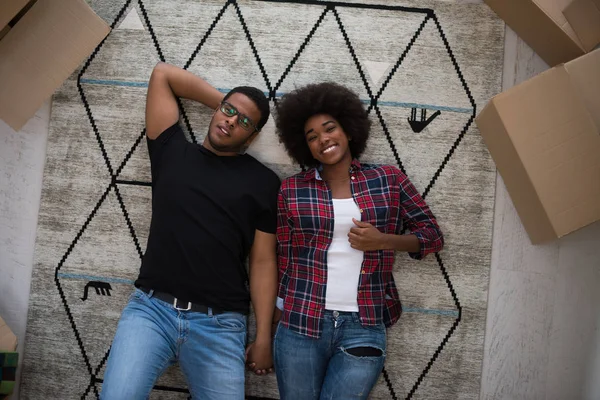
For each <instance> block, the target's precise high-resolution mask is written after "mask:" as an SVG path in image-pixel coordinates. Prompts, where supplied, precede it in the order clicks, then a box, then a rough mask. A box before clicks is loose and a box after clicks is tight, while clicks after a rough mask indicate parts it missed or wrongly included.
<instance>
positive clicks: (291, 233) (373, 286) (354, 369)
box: [274, 83, 443, 400]
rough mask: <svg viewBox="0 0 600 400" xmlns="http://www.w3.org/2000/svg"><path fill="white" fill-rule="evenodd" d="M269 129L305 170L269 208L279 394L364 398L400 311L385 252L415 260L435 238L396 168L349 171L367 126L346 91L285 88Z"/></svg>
mask: <svg viewBox="0 0 600 400" xmlns="http://www.w3.org/2000/svg"><path fill="white" fill-rule="evenodd" d="M276 124H277V129H278V131H279V135H280V141H281V142H282V143H283V144H284V146H285V148H286V150H287V152H288V154H289V155H290V156H291V157H292V158H293V159H294V160H295V161H296V162H297V163H299V164H300V165H304V166H306V167H309V169H308V170H307V171H305V172H301V173H299V174H297V175H294V176H292V177H289V178H287V179H285V180H284V181H283V183H282V185H281V189H280V192H279V199H278V226H277V241H278V264H279V278H280V285H279V294H278V296H279V299H278V308H280V309H281V310H282V313H281V320H280V323H279V326H278V328H277V332H276V335H275V339H274V362H275V370H276V373H277V382H278V385H279V391H280V395H281V398H282V399H283V400H294V399H298V400H310V399H343V400H347V399H366V398H367V397H368V395H369V392H370V391H371V389H372V388H373V386H374V385H375V383H376V382H377V379H378V377H379V374H380V373H381V370H382V368H383V364H384V360H385V351H386V327H389V326H391V325H393V324H394V323H395V322H396V321H397V320H398V318H399V316H400V312H401V309H400V303H399V300H398V292H397V290H396V286H395V283H394V278H393V276H392V268H393V264H394V251H407V252H409V254H410V256H411V257H413V258H416V259H421V258H423V257H424V256H425V255H427V254H428V253H432V252H437V251H440V250H441V249H442V246H443V237H442V233H441V232H440V230H439V227H438V225H437V222H436V220H435V218H434V216H433V215H432V213H431V211H430V210H429V207H428V206H427V204H425V202H424V201H423V199H422V198H421V196H420V195H419V193H418V192H417V191H416V190H415V188H414V186H413V185H412V184H411V183H410V181H409V180H408V178H407V177H406V176H405V175H404V174H403V173H402V172H401V171H400V170H399V169H398V168H396V167H393V166H376V165H366V164H361V163H360V162H359V161H358V157H360V155H361V154H362V153H363V151H364V149H365V146H366V142H367V139H368V137H369V128H370V121H369V119H368V116H367V113H366V112H365V109H364V107H363V105H362V103H361V101H360V100H359V98H358V96H357V95H356V94H354V93H353V92H352V91H350V90H349V89H347V88H345V87H343V86H340V85H337V84H334V83H321V84H314V85H307V86H305V87H302V88H300V89H296V90H294V91H293V92H291V93H289V94H287V95H285V96H283V98H282V99H281V101H280V102H279V104H278V107H277V117H276ZM404 227H407V228H408V229H409V231H410V233H409V234H406V235H404V234H400V232H402V231H403V228H404Z"/></svg>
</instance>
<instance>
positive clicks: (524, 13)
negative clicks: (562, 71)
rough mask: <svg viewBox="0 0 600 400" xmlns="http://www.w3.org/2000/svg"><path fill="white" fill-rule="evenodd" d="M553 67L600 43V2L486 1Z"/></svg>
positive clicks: (552, 0)
mask: <svg viewBox="0 0 600 400" xmlns="http://www.w3.org/2000/svg"><path fill="white" fill-rule="evenodd" d="M484 1H485V3H486V4H487V5H489V6H490V7H491V8H492V10H494V11H495V12H496V14H498V16H499V17H500V18H502V19H503V20H504V21H505V22H506V23H507V24H508V26H510V27H511V28H512V29H513V30H514V31H515V32H516V33H517V34H518V35H519V36H520V37H521V38H523V40H524V41H525V42H526V43H527V44H528V45H529V46H531V48H532V49H533V50H535V52H536V53H537V54H539V56H540V57H542V59H543V60H544V61H546V63H547V64H548V65H550V66H555V65H558V64H560V63H565V62H568V61H571V60H573V59H575V58H577V57H580V56H582V55H583V54H585V53H588V52H590V51H591V50H593V49H594V47H596V46H597V45H598V44H600V0H484Z"/></svg>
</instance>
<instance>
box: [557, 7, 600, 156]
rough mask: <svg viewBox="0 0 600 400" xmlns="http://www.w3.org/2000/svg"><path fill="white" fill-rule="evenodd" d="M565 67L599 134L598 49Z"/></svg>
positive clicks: (599, 90)
mask: <svg viewBox="0 0 600 400" xmlns="http://www.w3.org/2000/svg"><path fill="white" fill-rule="evenodd" d="M599 1H600V0H599ZM565 69H566V70H567V72H568V73H569V76H570V78H571V82H572V84H573V86H574V87H575V89H576V90H577V92H578V93H579V94H580V96H581V98H582V101H583V104H584V105H585V107H586V109H587V110H588V113H589V115H590V117H591V118H592V120H593V121H594V125H595V126H596V130H597V132H598V135H600V49H598V50H595V51H593V52H591V53H589V54H586V55H584V56H582V57H580V58H578V59H576V60H573V61H571V62H568V63H567V64H565ZM598 158H600V153H599V154H598Z"/></svg>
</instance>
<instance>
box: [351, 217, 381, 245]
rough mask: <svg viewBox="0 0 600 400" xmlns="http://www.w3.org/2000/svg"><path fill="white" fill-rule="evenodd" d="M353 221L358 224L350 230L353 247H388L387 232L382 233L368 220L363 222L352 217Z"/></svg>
mask: <svg viewBox="0 0 600 400" xmlns="http://www.w3.org/2000/svg"><path fill="white" fill-rule="evenodd" d="M352 222H354V225H356V226H355V227H354V228H351V229H350V232H348V241H349V242H350V246H351V247H352V248H353V249H357V250H361V251H371V250H383V249H385V248H386V245H385V239H386V235H385V233H382V232H381V231H380V230H379V229H377V228H375V227H374V226H373V225H371V224H369V223H368V222H362V221H359V220H357V219H355V218H352Z"/></svg>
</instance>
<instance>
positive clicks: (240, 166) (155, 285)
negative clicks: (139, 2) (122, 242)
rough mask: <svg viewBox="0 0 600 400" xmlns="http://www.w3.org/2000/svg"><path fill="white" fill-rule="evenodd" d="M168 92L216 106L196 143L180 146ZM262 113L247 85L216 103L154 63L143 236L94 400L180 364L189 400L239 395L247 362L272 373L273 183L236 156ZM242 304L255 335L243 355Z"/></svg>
mask: <svg viewBox="0 0 600 400" xmlns="http://www.w3.org/2000/svg"><path fill="white" fill-rule="evenodd" d="M177 97H183V98H187V99H191V100H195V101H198V102H200V103H202V104H204V105H206V106H208V107H210V108H211V109H213V110H215V112H214V114H213V116H212V119H211V122H210V126H209V129H208V132H207V134H206V138H205V139H204V142H203V144H202V145H196V144H192V143H190V142H189V141H188V140H186V139H185V137H184V135H183V131H182V130H181V127H180V126H179V123H178V121H179V109H178V107H177V100H176V98H177ZM268 118H269V103H268V100H267V99H266V97H265V96H264V94H263V93H262V92H261V91H260V90H258V89H256V88H250V87H237V88H234V89H233V90H231V91H230V92H229V93H228V94H227V95H226V96H223V94H221V93H220V92H219V91H218V90H216V89H215V88H213V87H212V86H210V85H209V84H208V83H207V82H206V81H204V80H203V79H201V78H199V77H197V76H195V75H193V74H192V73H190V72H188V71H185V70H182V69H180V68H177V67H175V66H173V65H168V64H164V63H159V64H158V65H157V66H156V67H155V68H154V71H153V72H152V76H151V77H150V83H149V86H148V94H147V99H146V135H147V141H148V152H149V155H150V164H151V172H152V221H151V224H150V234H149V237H148V244H147V248H146V253H145V254H144V258H143V260H142V266H141V270H140V275H139V277H138V279H137V281H136V283H135V285H136V290H135V292H134V293H133V294H132V295H131V298H130V299H129V303H128V304H127V306H126V307H125V309H124V310H123V314H122V316H121V319H120V321H119V324H118V327H117V332H116V334H115V338H114V341H113V344H112V348H111V350H110V356H109V358H108V362H107V367H106V372H105V374H104V383H103V387H102V393H101V397H102V399H104V400H119V399H127V400H132V399H146V398H148V396H149V393H150V391H151V390H152V387H153V385H154V383H155V382H156V380H157V379H158V378H159V376H160V375H161V374H162V373H163V372H164V370H165V369H166V368H167V367H168V366H169V365H172V364H174V363H176V362H179V365H180V367H181V370H182V372H183V374H184V376H185V377H186V380H187V383H188V388H189V390H190V392H191V394H192V397H193V398H194V399H214V400H229V399H232V400H240V399H243V398H244V367H245V357H247V361H248V365H249V366H250V368H252V369H253V370H254V371H255V372H256V373H257V374H263V373H266V372H268V370H269V369H270V367H271V366H272V360H271V322H272V315H273V308H274V304H275V296H276V288H277V265H276V254H275V230H276V207H277V204H276V202H277V191H278V189H279V184H280V181H279V179H278V177H277V176H276V175H275V173H273V172H272V171H271V170H269V169H268V168H267V167H265V166H264V165H262V164H261V163H260V162H258V161H257V160H256V159H254V158H253V157H251V156H249V155H246V154H240V153H242V152H243V151H244V150H245V149H246V147H247V146H248V145H249V144H250V143H251V142H252V140H253V139H254V138H256V136H257V134H258V132H259V131H260V129H261V128H262V127H263V126H264V124H265V123H266V122H267V119H268ZM248 255H249V265H250V268H249V269H250V273H249V275H250V276H249V284H248V277H247V274H246V269H245V267H244V262H245V260H246V258H247V256H248ZM248 289H249V291H250V293H248ZM250 299H251V300H252V303H253V306H254V311H255V314H256V321H257V336H256V341H255V342H254V343H253V344H252V345H250V346H249V347H248V350H247V355H246V354H245V342H246V323H247V314H248V312H249V300H250Z"/></svg>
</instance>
